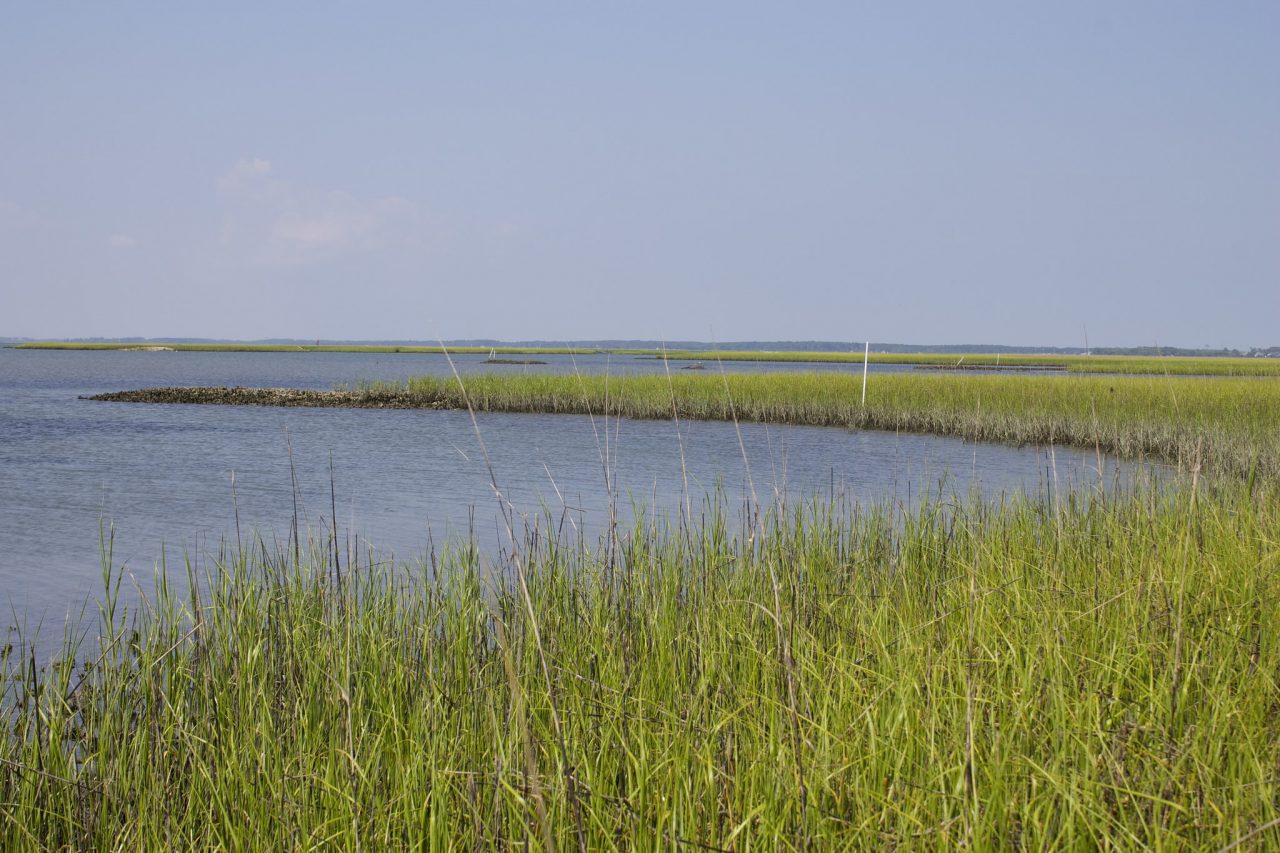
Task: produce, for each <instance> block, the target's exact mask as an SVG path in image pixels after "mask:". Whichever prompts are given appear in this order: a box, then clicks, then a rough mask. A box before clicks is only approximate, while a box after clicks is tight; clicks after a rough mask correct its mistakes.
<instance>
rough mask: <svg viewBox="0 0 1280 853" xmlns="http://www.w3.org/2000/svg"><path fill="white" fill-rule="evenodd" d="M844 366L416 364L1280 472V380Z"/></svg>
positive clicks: (678, 405) (442, 383)
mask: <svg viewBox="0 0 1280 853" xmlns="http://www.w3.org/2000/svg"><path fill="white" fill-rule="evenodd" d="M861 383H862V380H861V377H853V376H844V375H841V374H833V373H773V374H723V375H707V374H702V375H698V376H690V375H688V374H680V375H676V376H671V377H670V378H668V377H666V376H662V375H653V376H634V375H633V376H625V377H606V376H599V375H585V376H555V375H546V374H523V375H519V376H497V375H486V376H471V377H468V378H467V380H466V393H465V394H464V393H463V388H462V387H461V386H460V385H459V384H458V382H457V381H456V380H453V379H445V378H438V377H419V378H414V379H411V380H409V382H408V383H407V385H399V384H394V383H387V384H382V385H374V386H371V387H370V388H369V389H368V390H369V391H370V392H376V391H378V390H382V391H384V392H386V391H404V390H407V391H408V392H410V393H412V394H414V395H417V396H418V397H420V398H421V399H422V400H423V401H424V403H428V404H430V405H435V406H451V407H457V408H463V407H465V406H466V404H467V402H468V400H469V401H470V403H471V405H472V406H473V407H475V408H476V409H478V410H483V411H502V412H550V413H569V412H573V413H579V414H587V413H592V414H600V413H605V412H607V413H609V414H611V415H620V416H624V417H636V418H670V417H672V414H673V411H674V412H675V413H676V414H677V415H678V416H679V417H680V418H689V419H704V420H730V419H732V418H734V417H736V418H738V419H741V420H748V421H763V422H767V423H786V424H804V425H810V426H844V427H851V428H860V429H890V430H901V431H904V432H924V433H933V434H937V435H952V436H959V437H962V438H966V439H973V440H982V441H999V442H1005V443H1009V444H1022V443H1035V444H1043V445H1048V444H1060V445H1073V446H1077V447H1085V448H1089V449H1095V448H1096V449H1098V450H1099V451H1101V452H1106V453H1114V454H1117V455H1120V456H1124V457H1127V458H1142V457H1151V458H1155V459H1162V460H1166V461H1170V462H1175V463H1183V464H1185V465H1187V466H1190V465H1193V464H1195V463H1196V462H1197V461H1200V462H1204V463H1206V464H1208V465H1209V466H1211V467H1214V468H1217V469H1219V470H1224V471H1230V472H1234V473H1238V474H1243V475H1249V474H1251V473H1257V474H1264V475H1271V476H1280V383H1277V382H1273V381H1270V380H1263V379H1229V378H1212V379H1194V380H1192V379H1185V380H1174V379H1164V378H1147V377H1119V376H1116V377H1105V378H1104V377H1083V376H1082V377H1047V376H1028V375H1014V376H956V375H947V376H934V375H915V374H882V375H877V376H875V377H874V378H873V380H872V381H871V383H870V388H869V390H868V393H867V404H866V406H863V405H861V402H860V401H861V392H862V384H861Z"/></svg>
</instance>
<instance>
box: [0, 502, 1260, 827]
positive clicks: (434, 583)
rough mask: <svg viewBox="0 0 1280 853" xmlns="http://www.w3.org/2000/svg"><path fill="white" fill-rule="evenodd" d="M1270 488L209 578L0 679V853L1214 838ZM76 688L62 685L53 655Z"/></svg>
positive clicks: (819, 519) (318, 552)
mask: <svg viewBox="0 0 1280 853" xmlns="http://www.w3.org/2000/svg"><path fill="white" fill-rule="evenodd" d="M1278 508H1280V487H1277V486H1275V485H1274V484H1257V485H1255V486H1253V487H1250V486H1248V485H1246V484H1244V483H1242V482H1238V481H1236V482H1230V483H1227V482H1225V481H1214V482H1212V483H1210V484H1208V485H1207V486H1206V485H1205V484H1204V483H1201V484H1200V485H1199V486H1194V485H1187V486H1185V487H1182V488H1165V489H1163V490H1159V491H1157V490H1150V491H1140V492H1137V493H1135V494H1132V495H1127V496H1120V497H1100V496H1094V497H1093V498H1091V499H1089V500H1081V499H1077V498H1074V497H1072V498H1068V499H1066V500H1064V501H1062V502H1058V503H1051V502H1033V501H1021V500H1019V501H1014V502H1011V503H1008V504H1004V505H999V506H992V505H990V504H984V503H982V502H981V501H977V500H972V501H963V500H961V501H944V500H936V499H935V500H933V501H929V502H926V503H925V504H924V505H923V506H921V507H919V508H918V509H916V510H910V511H908V510H894V509H892V508H888V507H885V508H880V509H878V510H870V511H861V512H858V511H854V512H852V513H848V512H844V511H841V509H840V508H838V507H832V506H830V505H827V504H812V505H808V506H805V507H792V508H790V509H783V510H779V511H777V512H774V513H772V514H770V515H767V516H766V517H765V518H763V519H760V520H757V519H756V517H754V516H752V515H749V514H744V515H740V516H737V518H738V520H737V521H730V520H729V516H727V515H726V513H725V512H724V511H723V510H722V509H720V508H718V507H715V506H711V507H709V508H707V509H706V510H705V511H704V512H703V514H702V517H701V518H700V519H698V520H696V521H693V523H690V524H679V525H676V526H674V527H671V528H668V527H666V526H661V525H654V524H652V523H648V524H646V523H644V522H641V523H639V524H638V525H637V526H636V527H635V529H634V530H632V531H631V532H630V533H629V534H627V535H625V536H622V537H620V538H616V539H613V540H609V541H606V542H604V543H602V544H601V545H600V547H598V548H595V549H588V548H585V547H581V546H578V545H572V544H570V543H565V542H558V541H555V540H554V539H551V540H548V539H546V538H544V537H541V536H538V535H536V534H529V535H527V536H526V539H525V541H524V542H523V543H522V545H521V548H520V549H519V550H518V551H517V553H518V554H519V555H520V557H519V559H518V560H517V561H515V562H507V563H503V564H502V565H498V566H492V565H490V564H488V563H487V562H486V561H485V560H483V559H482V558H481V557H479V556H478V555H477V553H476V552H475V551H474V550H460V551H455V552H452V553H449V554H446V555H444V556H443V557H441V558H440V560H439V561H438V562H437V561H435V560H433V561H432V563H433V565H431V566H428V567H427V568H424V569H422V570H420V571H416V572H413V571H408V570H404V569H400V570H396V569H391V568H388V567H385V566H383V567H379V566H368V565H352V564H350V563H348V562H346V561H345V560H342V559H341V557H340V556H338V557H335V551H334V550H331V549H329V548H326V547H324V545H323V544H321V545H319V546H317V547H315V548H314V549H313V550H312V551H311V552H310V556H308V555H307V553H306V552H305V551H304V552H303V553H302V555H301V556H300V557H299V556H296V553H295V552H288V553H272V552H270V551H269V550H268V549H265V548H263V547H261V546H258V547H254V548H249V549H246V550H245V551H243V552H240V553H237V554H232V555H228V556H226V558H225V559H223V560H222V561H220V562H219V563H218V565H217V568H216V569H215V570H214V571H213V572H212V574H211V575H210V576H209V577H207V578H204V579H203V581H202V582H201V583H200V584H198V586H199V587H200V588H202V589H203V590H204V591H203V592H202V593H201V594H199V595H198V596H193V597H192V598H191V599H190V601H187V602H180V601H178V600H175V599H174V598H173V597H171V596H170V594H169V592H168V590H167V587H165V586H164V585H163V584H162V585H161V586H160V588H159V590H158V591H157V593H156V594H155V595H154V596H153V597H152V599H151V600H150V601H149V602H147V603H145V604H143V605H142V606H141V607H135V608H134V609H132V610H131V611H129V612H125V610H124V607H123V605H122V604H121V603H120V600H119V598H118V597H117V595H116V592H115V590H117V589H118V577H117V578H116V579H114V580H113V579H111V578H108V589H107V593H106V597H105V599H104V602H103V605H102V621H103V624H102V630H101V634H102V640H101V641H100V642H99V644H97V645H95V646H94V647H93V648H91V649H81V650H78V651H77V650H75V649H71V648H69V649H68V650H67V652H66V657H65V659H64V662H63V663H60V664H54V665H52V666H50V667H49V669H48V670H47V671H45V670H41V669H40V668H38V667H37V666H36V665H35V663H34V662H33V661H31V660H29V659H27V658H26V657H25V656H24V653H23V651H22V650H21V649H19V650H17V651H16V652H14V653H12V654H9V655H8V656H7V658H6V661H5V663H4V665H3V667H2V668H0V689H2V697H3V698H2V701H0V708H2V709H3V711H2V713H3V723H4V732H5V734H4V736H3V737H2V738H0V816H3V817H2V819H0V845H2V846H3V847H4V848H5V849H44V848H64V847H65V848H80V847H112V848H120V849H137V848H159V847H162V846H163V847H176V848H208V847H217V848H236V849H239V848H244V847H249V846H251V847H255V848H259V849H282V848H288V849H297V848H311V847H318V846H325V847H331V846H336V847H344V848H348V849H352V848H356V847H362V848H365V849H384V848H400V847H405V846H424V847H425V846H429V847H432V848H437V849H444V848H450V847H454V848H459V849H473V848H477V847H480V848H484V849H499V848H504V847H507V846H513V845H516V844H524V843H525V842H528V843H529V844H530V845H531V846H532V848H533V849H549V848H550V847H552V846H556V847H560V848H570V849H581V848H583V847H586V848H591V849H598V848H609V847H622V848H635V849H654V848H658V847H675V846H679V845H700V846H706V847H710V848H718V849H729V848H732V849H748V848H752V849H777V848H779V847H781V848H788V849H795V848H808V847H812V848H814V849H830V848H833V847H841V848H868V847H878V846H889V847H895V846H906V847H912V848H917V847H929V848H937V847H942V846H946V845H951V844H957V843H967V844H969V845H971V846H974V847H980V848H995V847H1026V848H1031V849H1040V848H1045V847H1068V848H1083V847H1099V846H1116V847H1121V848H1132V849H1137V848H1142V847H1170V848H1184V847H1186V848H1196V849H1206V848H1210V849H1212V848H1214V847H1219V846H1222V845H1225V844H1227V843H1230V842H1232V841H1234V840H1236V839H1239V838H1241V837H1243V836H1246V835H1248V834H1249V833H1254V832H1258V833H1259V834H1258V835H1255V836H1254V838H1256V839H1257V840H1258V841H1259V842H1268V843H1270V842H1274V841H1275V836H1274V835H1271V834H1269V833H1274V832H1276V830H1275V829H1274V828H1273V829H1266V828H1265V827H1266V826H1267V824H1268V822H1269V821H1272V819H1273V818H1274V817H1275V814H1276V812H1275V802H1276V798H1277V797H1280V779H1278V778H1277V775H1276V768H1277V766H1280V714H1278V713H1277V708H1280V688H1278V686H1277V681H1276V679H1277V673H1280V638H1278V636H1277V633H1276V631H1275V630H1274V626H1275V625H1276V624H1277V621H1278V620H1280V598H1278V597H1277V592H1280V589H1278V586H1280V571H1278V570H1280V514H1278V513H1277V509H1278ZM72 659H76V660H79V661H86V660H87V661H88V663H87V665H84V666H73V665H71V660H72Z"/></svg>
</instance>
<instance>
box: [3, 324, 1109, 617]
mask: <svg viewBox="0 0 1280 853" xmlns="http://www.w3.org/2000/svg"><path fill="white" fill-rule="evenodd" d="M482 358H483V357H479V356H463V357H460V358H459V359H458V360H457V361H458V366H459V370H460V371H461V372H462V373H463V374H464V375H466V374H468V373H475V372H479V371H482V370H489V371H497V370H503V371H516V372H518V371H521V370H538V371H556V372H567V371H572V370H574V369H575V365H574V362H573V361H571V360H570V359H569V358H567V357H554V356H553V357H546V360H547V361H548V362H550V363H549V364H547V365H543V366H536V367H510V366H508V367H492V366H490V367H486V366H484V365H482V364H481V363H480V362H481V361H482ZM709 367H711V366H709ZM576 369H579V370H582V371H584V372H604V371H606V370H607V371H609V372H611V373H615V374H621V373H632V372H652V371H661V370H662V365H661V363H660V362H655V361H652V360H637V359H631V358H623V359H619V358H618V357H616V356H614V357H612V358H609V357H606V356H588V357H579V358H578V359H577V360H576ZM714 369H718V368H714ZM725 369H726V370H732V371H762V370H773V371H776V370H833V371H846V372H853V373H857V372H858V371H859V370H860V367H853V366H847V365H845V366H842V365H792V366H787V365H778V364H770V365H760V364H750V363H732V364H726V365H725ZM872 369H873V371H874V372H882V371H883V370H885V368H876V367H873V368H872ZM889 369H893V368H889ZM448 372H449V367H448V364H447V362H446V361H445V360H444V359H443V358H442V357H439V356H427V355H372V354H346V353H332V354H330V353H323V354H313V353H306V354H303V353H299V354H289V353H164V352H160V353H144V352H134V353H129V352H52V351H51V352H41V351H18V350H9V349H0V607H3V608H4V612H5V613H6V616H7V615H8V614H9V613H16V614H17V618H18V620H19V621H26V622H27V623H28V624H31V625H34V624H36V623H37V622H39V621H40V620H42V619H43V620H45V621H46V623H51V627H52V629H53V632H54V633H57V632H58V631H59V630H60V626H61V623H62V621H63V619H64V618H65V616H66V614H67V613H68V612H75V611H77V610H78V608H79V607H80V605H81V604H83V602H84V601H85V598H86V596H91V595H94V594H95V593H96V592H97V590H98V588H99V585H100V580H99V579H100V576H101V561H100V554H99V540H98V535H99V525H100V523H102V524H108V525H111V524H113V525H114V527H115V531H116V544H115V554H114V556H115V562H116V563H117V564H124V565H125V566H126V567H127V568H128V569H129V570H131V572H132V573H133V575H134V576H135V577H136V578H137V581H138V583H139V584H140V585H141V586H142V588H143V589H149V588H150V584H151V579H152V577H153V574H154V570H155V566H156V564H157V561H158V559H159V556H160V553H161V547H162V546H163V547H164V548H165V549H166V553H167V554H168V555H170V559H171V560H172V561H173V562H172V563H171V565H177V566H180V558H181V556H182V555H184V554H190V555H200V554H203V553H206V552H207V551H210V550H212V549H214V548H216V546H217V545H218V543H219V542H220V541H222V540H223V539H226V540H229V541H234V539H235V536H236V508H237V507H238V510H239V522H240V528H241V532H242V535H243V536H245V537H247V536H249V535H250V534H251V533H252V532H257V533H259V534H261V535H263V536H264V537H266V538H267V539H268V540H270V539H272V538H277V539H279V540H280V541H283V540H284V539H285V537H286V536H287V532H288V529H289V525H290V520H291V518H292V512H293V501H292V494H293V489H292V487H291V483H292V476H293V475H291V458H292V464H293V467H294V469H295V470H296V477H297V481H298V486H299V495H300V498H301V509H302V514H303V517H304V520H305V521H306V522H307V523H309V524H310V525H311V526H312V528H314V529H319V528H320V526H321V524H322V519H324V522H323V523H327V520H328V517H329V515H330V490H329V487H330V464H331V461H332V471H333V481H334V485H335V487H336V493H337V514H338V521H339V525H340V527H341V528H342V529H344V530H347V529H349V530H354V531H357V532H358V533H359V535H360V537H361V540H362V541H366V542H368V543H370V544H372V545H373V546H375V547H376V548H377V550H378V552H379V553H380V554H381V555H384V556H385V555H391V554H394V555H396V556H398V557H401V558H406V559H416V558H419V557H421V555H422V554H423V553H424V551H425V548H426V546H427V544H428V541H429V538H428V537H429V534H430V536H432V537H434V540H435V541H436V542H437V543H438V542H440V541H441V540H442V539H444V538H447V537H450V536H459V535H463V534H465V533H466V532H467V530H468V529H469V528H470V527H472V526H473V525H474V528H475V530H476V532H477V534H478V535H479V536H480V537H481V539H486V538H490V539H491V537H493V536H494V535H495V531H496V529H497V526H498V514H497V504H496V501H495V499H494V496H493V493H492V490H491V488H490V485H489V476H488V473H487V471H486V468H485V465H484V459H483V454H482V453H481V450H480V446H479V443H478V441H477V438H476V435H475V433H474V431H473V429H472V425H471V421H470V418H469V417H468V416H467V415H466V414H465V413H458V412H435V411H368V410H323V409H313V410H309V409H269V408H253V407H220V406H158V405H131V404H123V403H98V402H90V401H85V400H80V399H78V397H79V396H80V395H82V394H92V393H98V392H102V391H114V390H121V389H125V388H139V387H148V386H156V385H246V386H291V387H305V388H330V387H332V386H333V385H334V384H335V383H340V382H353V381H358V380H361V379H398V378H403V377H407V376H410V375H415V374H423V373H437V374H448ZM873 379H874V377H873ZM479 424H480V430H481V434H482V436H483V439H484V442H485V444H486V445H487V447H488V450H489V453H490V456H491V458H492V461H493V467H494V471H495V474H496V476H497V478H498V480H499V483H500V485H501V486H502V488H503V491H504V492H505V493H506V495H507V496H508V497H509V498H510V499H511V500H512V501H513V502H514V504H515V506H516V507H517V508H518V509H519V510H520V511H521V512H524V513H536V512H537V511H539V509H540V508H543V507H546V508H550V509H552V510H553V511H554V512H555V513H556V514H557V516H560V515H563V516H564V517H565V518H566V524H567V525H577V526H581V527H583V528H584V529H585V530H587V531H588V532H592V531H599V530H600V529H601V527H602V525H603V524H604V523H605V522H606V520H607V494H608V492H607V489H606V487H605V482H606V481H605V475H604V471H605V467H606V466H605V460H606V459H607V460H608V467H609V470H610V472H611V476H612V477H613V479H614V482H615V484H616V486H617V489H618V491H619V492H620V493H621V494H623V495H624V496H625V497H624V501H623V502H624V503H629V502H630V503H634V504H639V505H644V506H652V505H655V504H656V505H657V507H658V508H659V509H660V510H668V511H669V510H670V509H671V508H672V507H675V506H677V505H678V504H679V500H680V494H681V488H682V482H683V477H682V472H681V464H680V448H681V447H682V446H683V448H684V454H685V460H686V463H687V478H688V482H689V485H690V488H691V491H692V493H693V495H694V496H695V502H696V501H697V500H699V499H700V496H701V495H703V494H705V493H706V492H707V491H709V490H711V489H714V488H716V487H717V486H720V487H721V488H723V490H724V492H725V494H726V496H727V497H728V498H729V499H730V500H731V501H732V500H740V499H742V498H743V497H745V496H747V495H749V494H750V485H752V484H753V485H754V487H755V490H756V492H757V493H758V495H759V496H760V498H762V499H767V498H768V497H770V496H773V495H775V494H777V493H779V492H784V491H785V492H787V493H789V494H791V495H798V496H802V495H808V494H812V493H817V492H820V493H822V494H827V493H828V492H835V493H837V494H839V495H843V496H846V497H849V498H853V499H856V500H866V501H874V500H880V499H884V498H897V499H902V500H907V499H908V498H909V497H910V496H913V495H919V494H920V493H921V492H922V491H924V490H928V489H930V488H936V487H937V485H938V483H939V481H940V480H943V479H945V480H946V482H947V484H948V488H954V489H957V490H960V491H963V490H966V489H968V488H969V487H970V485H973V484H977V485H979V486H980V487H981V488H982V489H983V490H984V492H986V493H988V494H997V493H999V492H1012V491H1015V490H1019V489H1022V490H1027V491H1036V490H1039V489H1043V488H1044V487H1045V484H1046V483H1047V482H1049V481H1051V480H1052V479H1053V473H1054V472H1053V471H1052V470H1050V464H1051V463H1050V459H1049V456H1048V454H1047V453H1045V452H1043V451H1041V450H1038V449H1035V448H1023V449H1013V448H1008V447H1001V446H995V445H983V444H977V445H975V444H971V443H965V442H961V441H958V440H954V439H944V438H935V437H929V436H916V435H895V434H892V433H879V432H848V431H845V430H839V429H821V428H801V427H786V428H783V427H765V426H762V425H743V427H742V433H741V435H742V444H744V445H745V448H746V459H745V460H744V458H743V452H742V449H741V448H740V445H739V439H738V433H737V432H736V431H735V429H734V427H733V425H732V424H720V423H691V424H681V425H680V429H679V432H677V429H676V426H675V425H674V424H673V423H670V422H652V421H610V422H609V423H608V424H607V429H606V424H605V423H604V422H602V421H600V420H599V419H597V420H596V421H595V423H593V422H592V421H591V419H589V418H586V417H577V416H542V415H498V414H490V415H481V416H479ZM1053 465H1054V470H1056V474H1057V478H1058V480H1059V482H1062V483H1066V482H1069V481H1072V480H1075V481H1090V482H1092V481H1096V480H1097V476H1098V475H1097V472H1096V470H1095V467H1096V460H1095V458H1094V457H1093V455H1092V454H1079V453H1072V452H1065V451H1061V450H1060V451H1058V452H1057V453H1056V454H1055V456H1054V460H1053ZM1108 476H1109V475H1108ZM233 482H234V500H233ZM175 557H176V558H178V559H174V558H175Z"/></svg>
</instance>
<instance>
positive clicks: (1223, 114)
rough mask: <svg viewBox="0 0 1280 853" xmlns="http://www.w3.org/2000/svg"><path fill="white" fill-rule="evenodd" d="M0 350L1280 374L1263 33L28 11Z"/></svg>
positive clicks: (0, 155)
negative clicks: (200, 349)
mask: <svg viewBox="0 0 1280 853" xmlns="http://www.w3.org/2000/svg"><path fill="white" fill-rule="evenodd" d="M4 19H5V20H4V26H3V28H0V116H2V118H0V335H4V336H23V337H36V338H51V337H59V338H63V337H125V336H145V337H208V338H229V339H259V338H279V337H283V338H301V339H313V338H323V339H337V340H435V339H461V338H495V339H501V340H532V339H548V340H552V339H554V340H572V339H610V338H632V339H635V338H645V339H655V340H682V339H683V340H705V341H712V342H714V341H717V340H724V341H732V340H807V339H817V340H840V341H843V340H849V341H860V340H864V339H871V340H876V341H886V342H888V341H894V342H913V343H979V342H981V343H997V344H1011V345H1017V344H1024V345H1031V344H1035V345H1054V346H1080V345H1084V344H1085V343H1086V341H1087V342H1088V343H1090V344H1092V345H1093V346H1122V345H1151V344H1156V345H1163V346H1205V345H1209V346H1215V347H1216V346H1228V347H1240V348H1247V347H1251V346H1272V345H1280V50H1277V49H1276V47H1275V45H1276V42H1277V38H1278V37H1280V4H1277V3H1274V2H1270V0H1266V2H1247V0H1244V1H1242V2H1232V3H1207V2H1178V1H1177V0H1171V2H1151V3H1147V2H1125V3H1116V2H1114V0H1106V2H1091V1H1090V0H1072V2H1069V3H1068V2H1061V3H1022V2H1008V3H993V2H981V1H980V2H970V3H950V2H947V3H942V2H939V3H917V2H901V3H861V2H840V3H831V4H824V3H785V4H784V3H773V4H763V3H762V4H757V3H751V2H732V3H711V2H706V3H700V2H695V3H690V2H682V3H659V2H648V3H632V4H621V3H585V2H584V3H573V4H570V3H559V2H539V3H521V4H514V3H512V4H500V3H488V2H470V3H455V4H427V3H418V2H415V3H405V4H394V3H371V4H336V3H334V4H330V3H316V2H308V3H296V4H291V3H270V4H267V3H235V2H222V3H213V4H186V3H154V4H141V3H127V2H121V3H97V4H47V3H33V4H21V5H18V4H15V5H11V6H9V7H7V8H6V11H5V14H4Z"/></svg>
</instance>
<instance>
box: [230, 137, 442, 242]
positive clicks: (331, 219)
mask: <svg viewBox="0 0 1280 853" xmlns="http://www.w3.org/2000/svg"><path fill="white" fill-rule="evenodd" d="M217 190H218V195H219V197H220V199H221V201H222V204H223V208H224V211H223V213H224V218H223V229H222V242H223V244H224V246H226V247H228V248H231V249H233V250H235V251H236V252H238V253H240V254H242V256H243V257H244V258H245V259H247V260H250V261H252V262H257V263H266V264H285V265H289V264H305V263H309V262H313V261H319V260H325V259H330V258H333V257H335V256H338V255H342V254H348V253H358V252H373V251H380V250H387V249H406V248H417V247H421V246H424V245H426V244H427V242H428V241H429V238H430V233H431V228H430V225H429V223H428V221H427V216H426V214H425V212H424V211H423V210H422V208H421V207H420V206H419V205H417V204H415V203H414V202H411V201H408V200H406V199H403V198H399V197H396V196H382V197H374V198H361V197H359V196H356V195H354V194H352V193H349V192H346V191H343V190H335V189H316V188H313V187H306V186H302V185H299V184H297V183H294V182H290V181H286V180H283V179H282V178H280V177H278V176H277V174H276V172H275V169H274V167H273V166H272V163H271V161H270V160H263V159H257V158H255V159H244V160H240V161H239V162H237V163H236V164H235V165H234V166H232V167H231V168H230V169H229V170H227V172H225V173H224V174H223V175H222V176H221V177H219V178H218V181H217Z"/></svg>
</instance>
